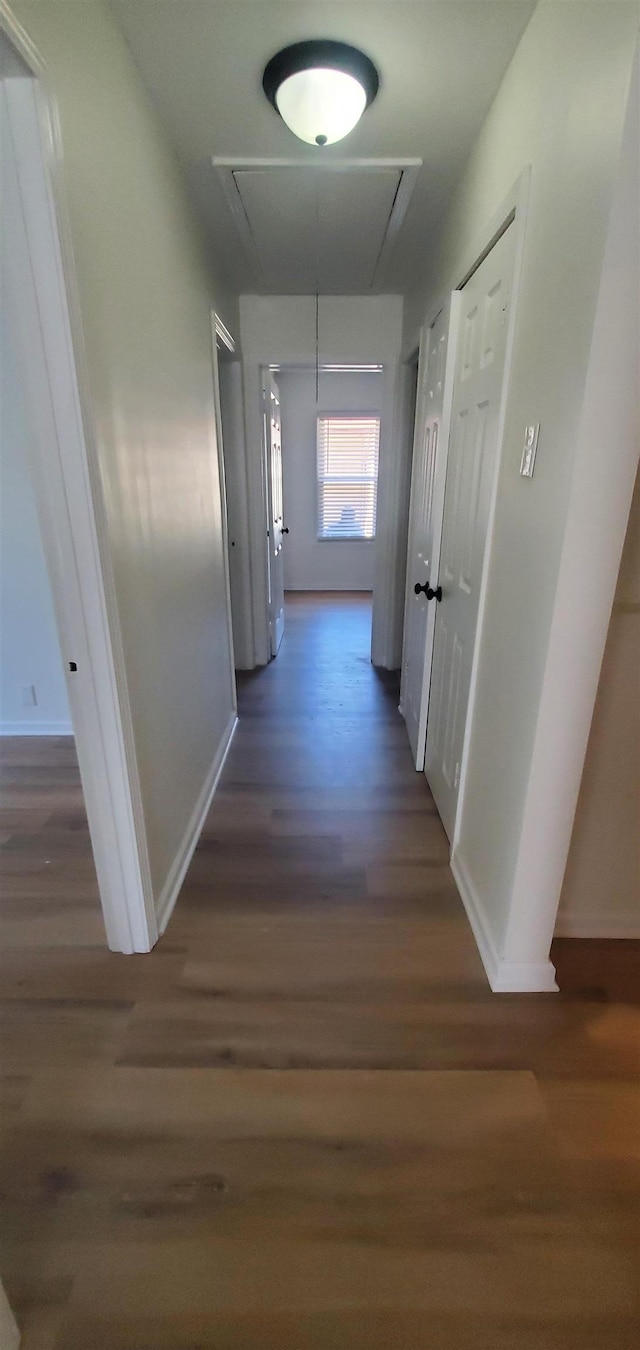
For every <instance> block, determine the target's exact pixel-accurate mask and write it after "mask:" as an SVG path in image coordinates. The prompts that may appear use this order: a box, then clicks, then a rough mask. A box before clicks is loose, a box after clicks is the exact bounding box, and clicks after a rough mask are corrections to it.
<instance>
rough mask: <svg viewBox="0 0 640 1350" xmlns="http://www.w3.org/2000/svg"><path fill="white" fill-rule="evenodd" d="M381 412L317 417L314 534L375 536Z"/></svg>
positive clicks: (340, 536) (331, 536) (329, 536)
mask: <svg viewBox="0 0 640 1350" xmlns="http://www.w3.org/2000/svg"><path fill="white" fill-rule="evenodd" d="M379 444H380V418H379V417H371V416H368V415H366V414H363V415H357V414H355V413H352V414H349V413H346V414H345V415H344V416H335V417H331V416H322V417H319V418H318V433H317V448H318V539H373V538H374V536H375V532H376V497H377V489H378V448H379Z"/></svg>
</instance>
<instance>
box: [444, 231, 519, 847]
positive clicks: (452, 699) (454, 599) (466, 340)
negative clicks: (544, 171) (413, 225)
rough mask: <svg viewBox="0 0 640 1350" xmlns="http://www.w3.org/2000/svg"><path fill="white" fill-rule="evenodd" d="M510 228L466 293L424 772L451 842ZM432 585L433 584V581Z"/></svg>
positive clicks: (509, 267) (498, 390)
mask: <svg viewBox="0 0 640 1350" xmlns="http://www.w3.org/2000/svg"><path fill="white" fill-rule="evenodd" d="M514 237H515V231H514V228H513V225H510V226H509V227H508V229H507V230H506V231H505V233H504V234H503V235H502V236H501V238H500V239H499V240H498V241H497V243H496V244H495V245H494V247H493V248H492V249H491V252H490V253H489V254H487V257H486V258H485V259H484V261H483V262H482V263H481V264H480V266H479V267H478V268H477V270H476V271H475V272H474V273H473V275H472V276H471V278H470V279H469V281H468V282H467V284H466V286H465V287H464V288H463V290H462V291H461V292H460V295H461V312H460V320H459V327H458V340H457V347H456V359H455V367H454V382H453V406H452V410H451V432H450V440H449V455H448V462H447V478H446V490H445V503H444V521H443V530H442V548H441V553H440V573H439V578H438V580H439V583H440V585H441V587H442V601H441V603H439V604H438V610H437V615H436V621H435V637H434V649H433V673H432V679H431V691H430V700H429V713H428V725H427V744H426V755H425V772H426V775H427V778H428V781H429V786H430V788H431V791H432V792H433V796H434V798H435V802H436V806H437V807H438V811H439V813H440V816H441V818H442V823H443V825H444V827H445V830H446V831H447V834H448V835H449V838H452V837H453V830H454V825H455V816H456V806H457V800H458V788H459V782H460V765H461V760H462V750H463V744H464V734H465V727H466V720H467V707H468V702H469V690H470V684H471V668H472V662H473V650H474V640H475V632H476V621H477V617H478V600H479V592H480V582H481V579H482V570H483V563H484V555H485V545H486V539H487V527H488V520H489V509H490V501H491V492H492V485H493V474H494V466H495V457H496V451H497V442H498V424H499V415H500V403H501V396H502V385H503V376H504V364H505V350H506V338H507V318H508V307H509V299H510V295H511V282H512V274H513V257H514ZM431 584H432V586H434V585H435V581H434V580H432V582H431Z"/></svg>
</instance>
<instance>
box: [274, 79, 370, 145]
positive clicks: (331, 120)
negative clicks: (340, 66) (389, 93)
mask: <svg viewBox="0 0 640 1350" xmlns="http://www.w3.org/2000/svg"><path fill="white" fill-rule="evenodd" d="M276 103H277V107H278V112H279V113H280V116H281V117H282V120H283V121H284V122H286V124H287V126H288V127H289V129H290V131H292V132H293V134H294V136H298V138H299V139H300V140H301V141H306V142H307V144H308V145H333V144H334V143H335V141H341V140H342V139H343V137H344V136H348V134H349V132H350V131H353V128H354V127H355V126H356V124H357V123H358V122H359V121H360V118H361V117H362V114H363V112H364V110H365V108H366V106H367V95H366V92H365V90H364V89H363V87H362V85H361V84H360V83H359V81H358V80H356V79H355V78H354V76H353V75H348V74H347V73H346V71H343V70H330V69H323V68H321V67H315V68H313V69H311V70H300V71H298V72H297V73H296V74H295V75H290V76H289V77H288V79H286V80H284V81H283V82H282V84H281V85H280V87H279V89H278V91H277V93H276Z"/></svg>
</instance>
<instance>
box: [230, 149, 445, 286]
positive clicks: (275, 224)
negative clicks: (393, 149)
mask: <svg viewBox="0 0 640 1350" xmlns="http://www.w3.org/2000/svg"><path fill="white" fill-rule="evenodd" d="M213 163H214V166H215V168H216V170H217V172H218V173H219V175H220V176H221V178H222V181H223V183H224V187H225V192H226V195H227V200H228V202H229V205H230V207H231V210H232V213H233V217H234V220H235V223H236V227H237V229H238V233H239V235H240V238H241V240H242V243H243V245H244V248H245V252H246V254H247V257H248V260H249V262H250V265H251V267H252V270H253V272H254V275H255V278H256V283H257V284H258V286H259V287H260V288H261V289H264V290H265V291H267V292H271V293H275V294H281V295H282V294H299V295H308V294H311V293H313V292H314V291H315V290H320V291H321V292H323V293H324V294H334V295H335V294H345V293H346V294H349V293H351V294H362V293H363V292H366V291H368V290H371V289H373V287H374V286H375V285H379V284H380V283H381V282H382V280H383V277H384V272H385V269H386V266H387V263H388V260H389V257H390V255H391V250H392V247H393V243H394V241H395V238H396V236H397V233H398V230H399V229H400V225H401V223H402V220H403V219H404V215H405V213H406V210H407V207H408V205H409V200H410V198H411V194H412V192H413V188H414V186H415V182H416V178H417V175H418V172H419V169H420V166H421V163H422V161H421V160H417V159H412V160H334V161H332V162H331V163H330V164H326V165H318V162H317V159H314V160H313V161H312V162H305V161H300V160H295V161H294V160H291V161H289V160H243V161H238V160H230V159H224V160H223V159H214V161H213Z"/></svg>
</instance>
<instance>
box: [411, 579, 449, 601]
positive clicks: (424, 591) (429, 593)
mask: <svg viewBox="0 0 640 1350" xmlns="http://www.w3.org/2000/svg"><path fill="white" fill-rule="evenodd" d="M413 589H414V591H415V593H416V595H426V597H427V600H437V601H438V604H439V603H440V601H441V600H442V586H436V588H435V591H434V590H433V589H432V587H431V586H430V585H429V582H428V581H425V582H424V584H423V585H422V586H421V585H420V582H419V581H416V584H415V586H414V588H413Z"/></svg>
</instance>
